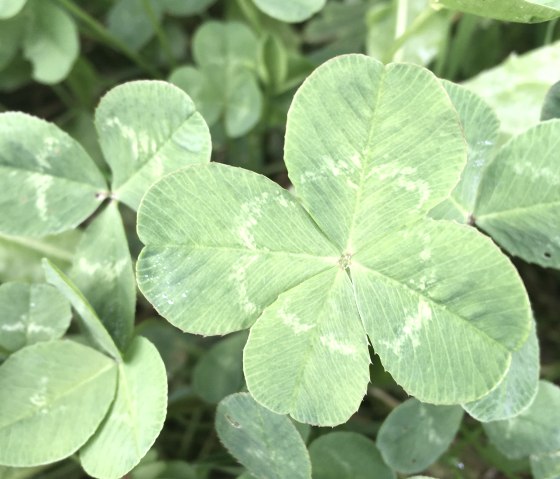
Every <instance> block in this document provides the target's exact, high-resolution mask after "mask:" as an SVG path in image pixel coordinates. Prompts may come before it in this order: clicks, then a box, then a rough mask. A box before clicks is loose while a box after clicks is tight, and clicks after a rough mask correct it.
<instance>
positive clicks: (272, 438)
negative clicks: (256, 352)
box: [216, 393, 311, 479]
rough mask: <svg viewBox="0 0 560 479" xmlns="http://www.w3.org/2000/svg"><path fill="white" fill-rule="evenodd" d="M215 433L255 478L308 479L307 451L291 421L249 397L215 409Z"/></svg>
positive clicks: (225, 402)
mask: <svg viewBox="0 0 560 479" xmlns="http://www.w3.org/2000/svg"><path fill="white" fill-rule="evenodd" d="M216 431H217V432H218V436H219V437H220V440H221V441H222V442H223V444H224V446H225V447H226V448H227V449H228V450H229V451H230V452H231V454H232V455H233V456H234V457H235V458H236V459H237V460H238V461H239V462H240V463H241V464H243V465H244V466H245V467H246V468H247V469H248V470H249V472H250V473H251V474H252V475H253V476H254V477H269V478H271V479H284V478H286V477H290V478H293V479H310V478H311V464H310V462H309V455H308V453H307V449H306V448H305V444H304V443H303V440H302V439H301V436H300V435H299V433H298V431H297V430H296V428H295V426H294V425H293V424H292V422H291V421H290V419H289V418H287V417H286V416H281V415H279V414H275V413H273V412H271V411H269V410H268V409H266V408H264V407H262V406H261V405H260V404H258V403H257V402H255V400H254V399H253V398H252V397H251V396H250V395H249V394H245V393H240V394H232V395H231V396H228V397H227V398H225V399H224V400H223V401H222V402H221V403H220V404H219V405H218V409H217V411H216Z"/></svg>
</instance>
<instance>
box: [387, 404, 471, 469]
mask: <svg viewBox="0 0 560 479" xmlns="http://www.w3.org/2000/svg"><path fill="white" fill-rule="evenodd" d="M462 418H463V410H462V409H461V408H460V407H459V406H433V405H431V404H423V403H421V402H420V401H418V400H416V399H408V400H407V401H405V402H404V403H402V404H400V405H399V406H398V407H397V408H395V409H393V411H391V413H390V414H389V415H388V416H387V419H385V421H384V422H383V424H382V425H381V429H379V433H378V434H377V447H378V448H379V450H380V451H381V455H382V456H383V459H385V462H386V463H387V464H389V466H391V467H392V468H393V469H395V470H397V471H398V472H401V473H403V474H414V473H417V472H421V471H423V470H425V469H426V468H427V467H428V466H430V465H431V464H433V463H434V462H435V461H437V459H438V458H439V457H440V456H441V455H442V454H443V453H444V452H445V451H446V450H447V448H448V447H449V444H451V441H453V439H454V437H455V435H456V434H457V431H458V430H459V425H460V424H461V419H462Z"/></svg>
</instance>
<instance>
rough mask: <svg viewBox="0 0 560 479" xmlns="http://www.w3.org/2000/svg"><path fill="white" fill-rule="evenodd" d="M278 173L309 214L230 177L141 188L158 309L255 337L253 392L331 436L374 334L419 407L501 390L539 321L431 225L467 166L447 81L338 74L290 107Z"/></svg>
mask: <svg viewBox="0 0 560 479" xmlns="http://www.w3.org/2000/svg"><path fill="white" fill-rule="evenodd" d="M285 159H286V164H287V166H288V169H289V172H290V178H291V180H292V182H293V184H294V186H295V188H296V193H297V195H298V197H299V200H300V201H301V204H300V202H297V201H296V200H295V199H294V198H293V197H292V196H291V195H290V194H288V193H287V192H285V191H283V190H282V189H280V188H279V187H278V186H277V185H275V184H273V183H272V182H270V181H268V180H267V179H266V178H263V177H261V176H259V175H256V174H254V173H249V172H245V171H242V170H239V169H236V168H232V167H228V166H224V165H207V166H194V167H192V168H188V169H186V170H183V171H181V172H179V173H176V174H174V175H170V176H168V177H166V178H165V179H163V180H162V181H160V182H158V183H157V184H156V185H155V186H154V187H153V188H152V189H150V191H149V192H148V193H147V195H146V196H145V199H144V202H143V204H142V207H141V208H140V211H139V235H140V238H141V240H142V241H143V242H144V244H145V245H146V248H145V249H144V250H143V252H142V254H141V256H140V259H139V263H138V276H139V284H140V287H141V289H142V290H143V292H144V293H145V295H146V297H147V298H148V299H149V300H150V301H151V302H152V303H153V304H154V305H155V307H156V308H157V309H158V311H159V312H160V313H161V314H162V315H163V316H165V317H166V318H167V319H169V320H170V321H171V322H172V323H174V324H175V325H177V326H179V327H180V328H182V329H183V330H185V331H189V332H195V333H202V334H224V333H227V332H231V331H235V330H239V329H244V328H248V327H250V326H252V325H253V323H255V321H256V323H255V325H254V327H253V328H252V330H251V333H250V335H249V340H248V343H247V346H246V348H245V355H244V369H245V375H246V379H247V384H248V388H249V391H250V392H251V393H252V394H253V395H254V397H255V398H256V399H257V400H258V401H259V402H260V403H262V404H263V405H265V406H267V407H269V408H271V409H272V410H273V411H275V412H278V413H290V414H291V415H292V416H293V417H295V418H297V419H298V420H300V421H304V422H310V423H315V424H329V425H334V424H337V423H340V422H343V421H345V420H346V419H347V418H348V417H349V416H350V415H351V414H352V412H353V411H355V410H356V409H357V408H358V406H359V403H360V400H361V397H362V395H363V393H364V392H365V388H366V385H367V382H368V364H369V355H368V352H367V341H366V333H367V334H368V335H369V338H370V341H371V343H372V344H373V346H374V349H375V350H376V352H377V353H378V354H379V355H380V357H381V360H382V362H383V365H384V366H385V368H386V369H387V370H388V371H389V372H391V374H392V375H393V376H394V378H395V379H396V380H397V382H399V383H400V384H401V385H402V386H403V387H404V388H405V389H406V390H407V391H408V392H409V393H410V394H414V395H417V396H418V397H419V399H421V400H424V401H426V402H432V403H440V404H457V403H464V402H469V401H473V400H476V399H479V398H480V397H482V396H484V395H485V394H487V393H488V392H490V391H491V390H492V389H494V388H495V387H496V386H497V384H498V383H499V382H500V381H501V380H502V379H503V378H504V376H505V375H506V373H507V371H508V369H509V366H510V363H511V361H512V354H513V353H514V352H515V351H517V350H518V349H519V348H520V347H521V346H522V344H523V343H524V342H525V340H526V338H527V336H528V334H529V331H530V327H531V316H530V311H529V305H528V300H527V297H526V293H525V292H524V290H523V287H522V283H521V281H520V280H519V278H518V276H517V274H516V272H515V270H514V268H513V266H512V265H511V264H510V263H509V261H508V260H507V259H506V258H505V256H503V255H502V254H501V253H500V251H499V250H498V248H497V247H496V246H494V244H493V243H492V242H491V241H490V240H488V239H487V238H484V237H483V236H482V235H481V234H480V233H478V232H476V231H475V230H473V229H472V228H468V227H466V226H462V225H457V224H454V223H450V222H445V221H433V220H429V219H427V218H426V215H427V213H428V212H429V211H430V210H431V209H432V208H433V207H434V206H435V205H437V204H439V203H441V202H442V201H443V200H445V199H446V198H448V196H449V194H450V193H451V191H452V190H453V188H454V187H455V185H456V184H457V181H458V180H459V177H460V174H461V171H462V169H463V168H464V166H465V163H466V159H467V147H466V142H465V139H464V137H463V132H462V129H461V126H460V122H459V118H458V116H457V113H456V111H455V109H454V108H453V106H452V104H451V102H450V100H449V97H448V95H447V94H446V92H445V90H444V89H443V88H442V86H441V83H440V82H439V81H438V80H437V79H436V78H435V77H434V76H433V75H431V74H430V73H429V72H428V71H427V70H424V69H422V68H420V67H415V66H411V65H398V64H397V65H388V66H386V67H385V66H383V65H382V64H381V63H379V62H377V61H375V60H373V59H371V58H368V57H364V56H360V55H349V56H344V57H339V58H337V59H334V60H332V61H330V62H328V63H327V64H325V65H323V66H322V67H320V68H319V69H318V70H317V71H316V72H315V73H314V74H312V75H311V76H310V77H309V78H308V80H307V81H306V82H305V83H304V85H303V86H302V87H301V88H300V90H299V91H298V93H297V94H296V96H295V99H294V102H293V104H292V107H291V110H290V113H289V116H288V126H287V134H286V146H285ZM208 191H211V192H212V195H211V196H208ZM301 205H303V207H302V206H301ZM348 273H349V274H348ZM278 385H281V386H278Z"/></svg>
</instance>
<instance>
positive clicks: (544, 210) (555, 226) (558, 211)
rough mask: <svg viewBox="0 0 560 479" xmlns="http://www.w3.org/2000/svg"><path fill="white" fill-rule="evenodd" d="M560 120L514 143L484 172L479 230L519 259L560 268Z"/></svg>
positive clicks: (481, 185) (478, 214) (522, 136)
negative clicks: (559, 153)
mask: <svg viewBox="0 0 560 479" xmlns="http://www.w3.org/2000/svg"><path fill="white" fill-rule="evenodd" d="M559 145H560V120H550V121H547V122H544V123H541V124H540V125H537V126H536V127H534V128H531V129H530V130H528V131H526V132H525V133H523V134H521V135H519V136H517V137H515V138H513V139H512V140H511V141H510V142H509V143H507V144H506V145H505V146H504V147H503V148H502V149H501V150H500V151H499V152H498V154H497V156H496V158H495V159H494V160H493V161H492V162H491V163H490V164H489V166H488V167H487V168H486V170H485V171H484V176H483V178H482V182H481V184H480V191H479V195H478V199H477V204H476V207H475V210H474V215H475V218H476V224H477V225H478V226H480V227H481V228H482V229H483V230H485V231H486V232H488V233H489V234H490V235H491V236H492V237H493V238H494V239H495V240H496V241H497V242H498V243H500V244H501V245H502V246H503V247H504V248H505V249H506V250H508V251H509V252H510V253H512V254H513V255H515V256H520V257H522V258H523V259H525V260H526V261H529V262H531V263H537V264H540V265H541V266H545V267H546V266H548V267H554V268H560V223H559V221H558V218H560V163H559V162H558V157H557V154H558V146H559Z"/></svg>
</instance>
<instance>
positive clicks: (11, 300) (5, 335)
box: [0, 283, 72, 353]
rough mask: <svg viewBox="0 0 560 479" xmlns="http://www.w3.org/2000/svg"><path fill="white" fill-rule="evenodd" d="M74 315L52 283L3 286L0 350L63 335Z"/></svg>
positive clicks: (0, 307)
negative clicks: (50, 284)
mask: <svg viewBox="0 0 560 479" xmlns="http://www.w3.org/2000/svg"><path fill="white" fill-rule="evenodd" d="M71 317H72V315H71V312H70V305H69V304H68V302H67V301H66V299H65V298H64V297H63V296H62V295H61V294H60V293H59V292H58V291H57V290H56V289H54V288H53V287H52V286H49V285H47V284H31V285H30V284H25V283H5V284H2V285H0V333H1V334H0V353H2V352H5V353H11V352H14V351H17V350H18V349H21V348H23V347H24V346H28V345H30V344H34V343H37V342H40V341H49V340H52V339H58V338H60V337H62V335H64V333H65V332H66V330H67V329H68V326H70V319H71Z"/></svg>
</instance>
